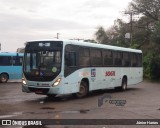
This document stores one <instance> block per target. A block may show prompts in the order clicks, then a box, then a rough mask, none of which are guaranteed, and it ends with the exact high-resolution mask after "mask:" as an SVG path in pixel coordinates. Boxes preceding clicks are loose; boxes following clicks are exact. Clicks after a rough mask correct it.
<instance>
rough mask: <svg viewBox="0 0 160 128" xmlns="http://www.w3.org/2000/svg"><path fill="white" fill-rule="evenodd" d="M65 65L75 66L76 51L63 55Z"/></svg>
mask: <svg viewBox="0 0 160 128" xmlns="http://www.w3.org/2000/svg"><path fill="white" fill-rule="evenodd" d="M65 66H67V67H72V66H76V52H67V53H66V56H65Z"/></svg>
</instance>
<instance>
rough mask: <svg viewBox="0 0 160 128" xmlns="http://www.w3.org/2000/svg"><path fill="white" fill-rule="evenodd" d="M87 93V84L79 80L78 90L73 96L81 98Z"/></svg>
mask: <svg viewBox="0 0 160 128" xmlns="http://www.w3.org/2000/svg"><path fill="white" fill-rule="evenodd" d="M87 94H88V85H87V83H86V82H85V81H81V84H80V88H79V92H78V93H74V94H73V96H74V97H76V98H83V97H85V96H86V95H87Z"/></svg>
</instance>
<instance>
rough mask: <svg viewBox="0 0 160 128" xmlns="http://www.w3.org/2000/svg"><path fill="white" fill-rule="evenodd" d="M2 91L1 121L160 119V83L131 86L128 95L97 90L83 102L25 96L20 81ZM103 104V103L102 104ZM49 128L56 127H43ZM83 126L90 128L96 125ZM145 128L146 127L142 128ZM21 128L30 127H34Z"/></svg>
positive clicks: (0, 102)
mask: <svg viewBox="0 0 160 128" xmlns="http://www.w3.org/2000/svg"><path fill="white" fill-rule="evenodd" d="M0 88H1V89H0V119H160V99H159V98H160V83H151V82H147V81H144V82H142V83H140V84H138V85H132V86H129V87H128V90H127V91H126V92H118V91H115V90H100V91H94V92H91V93H90V94H89V96H88V97H86V98H83V99H75V98H74V97H73V96H72V95H65V96H59V97H56V98H53V99H50V98H47V97H46V96H44V95H36V94H34V93H23V92H22V91H21V83H18V82H9V83H6V84H2V83H1V84H0ZM98 101H99V102H98ZM100 101H103V102H101V103H100ZM88 121H89V120H88ZM129 126H130V127H140V126H133V125H129ZM49 127H53V126H51V125H49V126H41V127H40V128H49ZM55 127H62V128H70V127H82V126H81V125H76V126H70V125H65V126H64V125H63V126H60V125H59V126H55ZM83 127H90V128H91V127H93V125H88V126H83ZM94 127H96V128H105V127H128V125H123V126H122V125H121V126H118V125H117V126H113V125H108V126H106V125H104V124H101V125H96V126H94ZM143 127H146V126H145V125H143ZM148 127H156V126H154V125H151V126H148ZM18 128H31V126H22V127H18Z"/></svg>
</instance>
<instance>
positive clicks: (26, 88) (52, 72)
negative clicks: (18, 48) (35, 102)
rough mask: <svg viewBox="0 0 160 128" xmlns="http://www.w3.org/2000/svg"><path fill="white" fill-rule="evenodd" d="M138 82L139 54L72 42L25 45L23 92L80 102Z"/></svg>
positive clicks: (134, 51) (61, 41) (140, 75)
mask: <svg viewBox="0 0 160 128" xmlns="http://www.w3.org/2000/svg"><path fill="white" fill-rule="evenodd" d="M142 79H143V67H142V51H141V50H136V49H130V48H122V47H116V46H109V45H103V44H94V43H88V42H81V41H73V40H43V41H30V42H27V43H26V47H25V53H24V65H23V78H22V91H23V92H27V93H29V92H34V93H36V94H44V95H47V96H49V97H50V96H52V97H54V96H56V95H57V94H73V95H74V96H76V97H78V98H81V97H84V96H86V95H87V94H88V92H89V91H92V90H98V89H107V88H117V89H120V90H122V91H124V90H126V89H127V85H132V84H137V83H139V82H141V81H142Z"/></svg>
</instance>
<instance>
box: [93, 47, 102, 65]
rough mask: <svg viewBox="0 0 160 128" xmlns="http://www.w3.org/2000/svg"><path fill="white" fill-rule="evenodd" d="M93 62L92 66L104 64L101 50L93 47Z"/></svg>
mask: <svg viewBox="0 0 160 128" xmlns="http://www.w3.org/2000/svg"><path fill="white" fill-rule="evenodd" d="M91 64H92V66H102V54H101V50H99V49H91Z"/></svg>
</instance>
